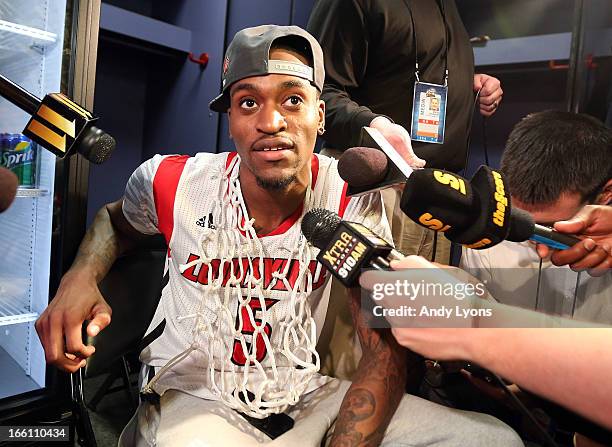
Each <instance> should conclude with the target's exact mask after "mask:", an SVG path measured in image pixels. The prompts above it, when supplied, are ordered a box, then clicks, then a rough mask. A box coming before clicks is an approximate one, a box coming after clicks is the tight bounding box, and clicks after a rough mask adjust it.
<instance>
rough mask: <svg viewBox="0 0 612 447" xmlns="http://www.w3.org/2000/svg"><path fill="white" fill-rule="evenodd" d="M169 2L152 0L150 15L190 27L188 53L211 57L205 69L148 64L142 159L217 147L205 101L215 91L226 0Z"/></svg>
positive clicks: (212, 115)
mask: <svg viewBox="0 0 612 447" xmlns="http://www.w3.org/2000/svg"><path fill="white" fill-rule="evenodd" d="M169 3H173V2H158V3H156V4H155V6H154V14H155V15H156V16H157V17H159V16H161V17H166V18H168V17H169V18H170V19H172V22H173V24H174V25H176V26H180V27H183V28H186V29H189V30H191V33H192V34H191V46H192V48H191V51H192V52H193V53H194V54H195V55H196V56H199V54H200V53H204V52H206V53H208V54H209V57H210V61H209V63H208V66H207V67H206V68H205V69H204V70H201V69H200V66H199V65H197V64H195V63H193V62H190V61H188V60H187V59H185V61H184V63H182V64H181V65H179V66H177V65H172V64H167V65H164V64H163V60H160V61H159V62H160V63H159V64H155V63H154V66H152V67H151V70H150V75H151V76H150V78H149V85H148V93H149V95H148V98H149V102H148V103H147V109H148V119H147V122H146V127H145V147H144V150H143V156H144V157H145V158H146V157H150V156H152V155H154V154H156V153H161V154H171V153H178V152H180V153H186V154H195V153H196V152H215V149H216V147H217V126H218V115H217V114H216V113H212V112H210V111H209V109H208V103H209V101H210V100H211V99H212V98H213V97H214V96H216V95H217V93H218V91H219V85H220V77H221V75H220V73H221V61H222V58H223V42H224V36H225V32H224V28H225V14H226V9H227V3H226V1H225V0H216V1H206V2H203V1H201V0H185V1H183V2H182V3H180V5H176V4H174V5H172V4H169ZM179 6H180V7H179Z"/></svg>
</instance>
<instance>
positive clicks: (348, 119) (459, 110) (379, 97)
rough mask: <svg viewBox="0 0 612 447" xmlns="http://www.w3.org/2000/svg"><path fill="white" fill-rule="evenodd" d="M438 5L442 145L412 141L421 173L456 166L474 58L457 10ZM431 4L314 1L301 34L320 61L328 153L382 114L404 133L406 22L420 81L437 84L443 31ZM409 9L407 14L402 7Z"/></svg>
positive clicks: (408, 56)
mask: <svg viewBox="0 0 612 447" xmlns="http://www.w3.org/2000/svg"><path fill="white" fill-rule="evenodd" d="M439 1H442V2H444V12H445V16H446V22H447V24H448V34H449V52H448V69H449V80H448V84H449V89H448V102H447V104H448V105H447V112H446V130H445V138H444V144H443V145H439V144H429V143H420V142H414V141H413V142H412V145H413V148H414V150H415V152H416V154H417V155H418V156H419V157H421V158H423V159H425V160H426V161H427V167H438V168H445V169H448V170H451V171H459V170H461V169H462V168H463V164H464V162H465V154H466V149H467V140H468V134H469V129H470V126H471V121H472V106H473V101H474V93H473V78H474V56H473V52H472V48H471V45H470V43H469V38H468V35H467V33H466V31H465V28H464V26H463V23H462V22H461V18H460V17H459V13H458V11H457V7H456V5H455V2H454V1H453V0H439ZM439 1H436V0H317V2H316V3H315V5H314V8H313V11H312V14H311V16H310V20H309V22H308V31H310V33H312V34H313V35H314V36H315V37H316V38H317V39H318V40H319V42H320V43H321V46H322V47H323V54H324V57H325V71H326V78H325V87H324V89H323V95H322V99H323V100H325V103H326V106H327V112H326V129H327V132H326V134H325V140H326V143H327V145H328V146H329V147H333V148H337V149H342V150H344V149H347V148H349V147H353V146H358V145H359V143H360V142H359V136H360V131H361V127H362V126H367V125H369V123H370V122H371V121H372V119H374V117H376V116H378V115H386V116H388V117H390V118H392V119H393V120H394V121H395V122H396V123H398V124H401V125H402V126H404V127H405V128H406V129H407V130H408V131H409V132H410V125H411V116H412V99H413V93H414V81H415V77H414V71H415V70H414V69H415V67H414V63H415V54H414V53H415V51H414V49H415V45H414V39H413V33H412V25H411V21H410V9H411V10H412V14H413V17H414V22H415V28H416V35H417V43H418V52H419V70H420V75H419V77H420V80H421V81H423V82H431V83H436V84H441V83H443V78H444V53H445V37H444V36H445V27H444V21H443V16H442V12H441V9H440V7H439ZM408 5H410V9H409V6H408Z"/></svg>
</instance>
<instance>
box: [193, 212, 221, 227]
mask: <svg viewBox="0 0 612 447" xmlns="http://www.w3.org/2000/svg"><path fill="white" fill-rule="evenodd" d="M196 225H199V226H201V227H208V228H210V229H211V230H216V229H217V227H215V225H214V224H213V215H212V213H210V214H209V215H208V216H206V217H200V218H199V219H198V221H197V222H196Z"/></svg>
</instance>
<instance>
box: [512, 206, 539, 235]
mask: <svg viewBox="0 0 612 447" xmlns="http://www.w3.org/2000/svg"><path fill="white" fill-rule="evenodd" d="M534 230H535V221H534V220H533V217H532V216H531V214H529V213H528V212H527V211H523V210H521V209H519V208H512V210H511V211H510V230H509V231H508V236H507V237H506V240H508V241H512V242H523V241H526V240H527V239H529V238H530V237H531V236H533V233H534Z"/></svg>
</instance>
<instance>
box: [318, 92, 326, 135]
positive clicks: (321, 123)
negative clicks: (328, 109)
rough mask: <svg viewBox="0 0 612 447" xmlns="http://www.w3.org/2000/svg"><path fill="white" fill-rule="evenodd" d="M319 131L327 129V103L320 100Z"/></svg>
mask: <svg viewBox="0 0 612 447" xmlns="http://www.w3.org/2000/svg"><path fill="white" fill-rule="evenodd" d="M318 113H319V129H325V101H323V100H322V99H319V108H318Z"/></svg>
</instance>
